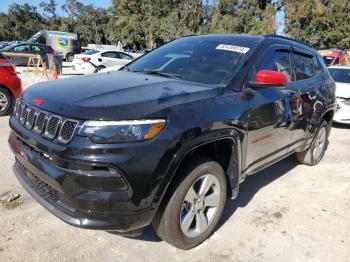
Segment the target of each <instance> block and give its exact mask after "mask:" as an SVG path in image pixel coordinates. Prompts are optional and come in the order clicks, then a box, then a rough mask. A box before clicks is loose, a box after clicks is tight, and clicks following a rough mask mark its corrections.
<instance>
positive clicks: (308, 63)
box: [293, 53, 316, 81]
mask: <svg viewBox="0 0 350 262" xmlns="http://www.w3.org/2000/svg"><path fill="white" fill-rule="evenodd" d="M293 56H294V64H295V67H294V70H295V76H296V81H300V80H305V79H309V78H312V77H314V76H315V75H316V70H315V65H314V62H313V57H312V56H308V55H304V54H299V53H295V54H294V55H293Z"/></svg>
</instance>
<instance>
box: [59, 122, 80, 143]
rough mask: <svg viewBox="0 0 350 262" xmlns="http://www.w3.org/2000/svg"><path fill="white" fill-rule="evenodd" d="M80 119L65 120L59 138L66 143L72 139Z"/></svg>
mask: <svg viewBox="0 0 350 262" xmlns="http://www.w3.org/2000/svg"><path fill="white" fill-rule="evenodd" d="M77 126H78V121H72V120H66V121H64V122H63V124H62V127H61V130H60V133H59V136H58V140H59V141H60V142H62V143H64V144H66V143H68V142H69V141H71V140H72V138H73V136H74V132H75V129H76V128H77Z"/></svg>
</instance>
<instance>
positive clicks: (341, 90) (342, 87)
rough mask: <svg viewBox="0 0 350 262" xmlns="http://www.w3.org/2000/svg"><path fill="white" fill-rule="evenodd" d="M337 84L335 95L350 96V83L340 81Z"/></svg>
mask: <svg viewBox="0 0 350 262" xmlns="http://www.w3.org/2000/svg"><path fill="white" fill-rule="evenodd" d="M335 84H336V91H335V95H336V96H337V97H344V98H350V84H347V83H339V82H337V83H335Z"/></svg>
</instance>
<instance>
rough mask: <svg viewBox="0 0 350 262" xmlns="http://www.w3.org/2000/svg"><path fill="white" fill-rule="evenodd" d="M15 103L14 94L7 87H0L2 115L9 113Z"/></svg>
mask: <svg viewBox="0 0 350 262" xmlns="http://www.w3.org/2000/svg"><path fill="white" fill-rule="evenodd" d="M12 104H13V99H12V95H11V93H10V92H9V91H7V90H6V89H5V88H3V87H0V116H5V115H8V114H9V113H10V111H11V107H12Z"/></svg>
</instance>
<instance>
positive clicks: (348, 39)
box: [283, 0, 350, 49]
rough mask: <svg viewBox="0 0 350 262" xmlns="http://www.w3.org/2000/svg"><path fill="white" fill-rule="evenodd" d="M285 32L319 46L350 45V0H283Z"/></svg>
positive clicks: (341, 46)
mask: <svg viewBox="0 0 350 262" xmlns="http://www.w3.org/2000/svg"><path fill="white" fill-rule="evenodd" d="M283 6H284V9H285V13H286V28H285V33H286V34H287V35H288V36H290V37H293V38H296V39H298V40H301V41H305V42H309V43H310V44H312V45H313V46H314V47H315V48H319V49H328V48H339V49H349V48H350V1H344V0H303V1H302V2H301V1H296V0H283Z"/></svg>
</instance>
